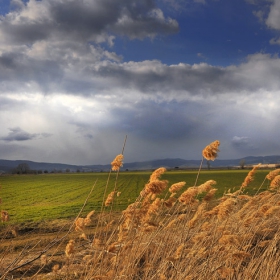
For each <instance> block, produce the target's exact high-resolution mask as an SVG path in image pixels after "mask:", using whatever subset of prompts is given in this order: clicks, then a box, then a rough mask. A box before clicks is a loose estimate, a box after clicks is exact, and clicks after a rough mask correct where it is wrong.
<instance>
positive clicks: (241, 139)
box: [232, 136, 250, 147]
mask: <svg viewBox="0 0 280 280" xmlns="http://www.w3.org/2000/svg"><path fill="white" fill-rule="evenodd" d="M249 143H250V139H249V137H246V136H234V137H233V138H232V144H233V145H234V146H236V147H244V146H248V145H249Z"/></svg>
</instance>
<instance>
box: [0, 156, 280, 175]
mask: <svg viewBox="0 0 280 280" xmlns="http://www.w3.org/2000/svg"><path fill="white" fill-rule="evenodd" d="M241 160H245V166H246V165H252V164H258V163H262V164H280V156H278V155H275V156H248V157H244V158H239V159H228V160H219V159H216V160H215V161H210V166H211V167H213V168H217V167H233V166H239V164H240V161H241ZM200 162H201V161H200V160H185V159H181V158H173V159H172V158H171V159H170V158H166V159H158V160H151V161H142V162H130V163H124V166H123V167H122V170H126V169H128V170H148V169H155V168H158V167H166V168H198V167H199V165H200ZM21 163H26V164H28V166H29V167H30V169H31V170H41V171H43V172H44V171H48V172H65V171H66V170H68V171H70V172H76V171H77V170H79V171H81V172H83V171H84V172H90V171H98V172H99V171H108V170H109V169H110V168H111V165H110V164H105V165H101V164H97V165H70V164H63V163H46V162H34V161H29V160H4V159H2V160H0V173H1V172H11V171H12V170H13V169H14V168H16V167H17V166H18V165H19V164H21ZM206 166H207V164H206V160H204V167H206Z"/></svg>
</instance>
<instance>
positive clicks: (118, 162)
mask: <svg viewBox="0 0 280 280" xmlns="http://www.w3.org/2000/svg"><path fill="white" fill-rule="evenodd" d="M111 165H112V171H119V170H120V168H121V167H122V166H123V155H122V154H119V155H117V156H116V157H115V159H114V160H113V161H112V162H111Z"/></svg>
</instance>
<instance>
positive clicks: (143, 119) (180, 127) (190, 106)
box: [110, 100, 211, 142]
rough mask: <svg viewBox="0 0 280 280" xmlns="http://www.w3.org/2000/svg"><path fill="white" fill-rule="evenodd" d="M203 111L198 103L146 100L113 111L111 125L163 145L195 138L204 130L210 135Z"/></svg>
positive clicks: (127, 104) (117, 107)
mask: <svg viewBox="0 0 280 280" xmlns="http://www.w3.org/2000/svg"><path fill="white" fill-rule="evenodd" d="M202 108H203V106H201V104H198V103H195V102H177V101H171V102H165V101H162V102H160V101H158V102H155V101H151V100H142V101H139V102H137V103H133V104H129V103H126V105H125V106H122V105H121V104H120V105H117V106H114V107H112V108H111V109H110V115H111V116H112V122H111V124H110V126H111V128H112V129H113V128H114V127H117V128H118V129H119V130H120V132H122V131H123V132H124V133H129V134H131V135H134V136H137V137H139V138H142V139H149V140H156V141H162V142H164V141H170V140H174V139H177V140H179V139H185V138H186V137H189V138H193V137H196V136H197V135H198V134H199V133H197V132H198V131H201V129H202V128H203V130H204V132H205V133H207V132H208V130H207V128H205V120H206V112H205V111H203V110H202ZM198 112H200V113H198ZM195 113H196V114H195ZM114 116H115V118H114ZM210 127H211V125H209V128H210ZM200 134H201V132H200Z"/></svg>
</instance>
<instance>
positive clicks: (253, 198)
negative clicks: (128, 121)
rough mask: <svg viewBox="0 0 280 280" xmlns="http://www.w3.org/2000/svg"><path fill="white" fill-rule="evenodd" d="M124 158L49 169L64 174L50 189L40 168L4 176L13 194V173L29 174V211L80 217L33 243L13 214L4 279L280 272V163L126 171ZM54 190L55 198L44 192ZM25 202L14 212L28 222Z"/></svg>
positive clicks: (213, 150) (1, 267) (1, 268)
mask: <svg viewBox="0 0 280 280" xmlns="http://www.w3.org/2000/svg"><path fill="white" fill-rule="evenodd" d="M218 145H219V143H218V141H215V142H213V143H211V144H210V145H209V146H207V147H206V148H205V149H204V150H203V157H204V158H206V159H207V160H209V159H211V160H214V159H215V158H216V156H217V152H218ZM121 164H122V155H119V156H117V157H116V159H115V160H114V161H113V162H112V171H114V170H115V171H116V172H114V173H110V174H107V175H106V177H102V176H104V174H79V175H76V174H75V175H74V174H73V175H68V176H66V175H60V176H64V177H59V178H58V177H55V176H56V175H51V176H53V177H48V176H44V177H41V180H42V178H44V180H45V183H46V182H47V181H48V180H51V178H53V180H54V182H56V187H55V188H53V187H52V188H51V187H50V185H49V184H47V183H46V184H45V186H44V188H45V190H46V191H47V192H46V193H43V189H44V188H43V186H42V185H41V186H40V189H41V190H42V191H40V193H39V192H38V190H37V191H36V187H35V183H34V185H33V184H32V183H31V181H30V180H32V179H33V180H35V178H36V180H37V178H39V177H40V176H34V177H32V176H26V177H12V178H6V180H7V181H6V182H4V183H3V181H2V185H3V186H5V188H6V185H5V184H6V183H8V182H9V184H10V185H9V190H10V194H9V195H11V196H10V197H9V195H8V193H9V192H7V191H6V190H5V191H3V189H2V193H3V194H5V200H8V199H11V198H12V193H13V190H14V191H15V190H16V188H17V187H19V185H17V184H16V183H14V184H13V183H11V182H12V181H13V180H15V181H16V180H17V179H18V178H20V180H23V181H24V180H26V181H25V184H23V185H24V186H26V187H25V189H24V190H25V191H24V192H27V191H28V190H29V189H33V192H31V193H29V194H28V193H27V194H24V195H25V196H26V197H29V198H30V201H29V205H30V207H33V206H34V207H37V208H33V209H32V211H30V212H33V211H34V210H35V209H37V210H36V211H37V214H38V213H41V214H42V213H44V211H46V212H48V211H49V213H51V214H50V215H49V216H48V215H45V216H44V217H46V218H50V217H52V218H57V217H60V218H61V217H65V218H66V217H73V215H74V213H75V212H76V213H75V215H76V216H75V218H72V219H70V220H68V222H65V221H66V220H63V221H64V222H62V221H61V225H60V226H59V221H57V223H56V227H57V230H56V231H55V232H54V233H52V236H53V238H51V237H50V236H51V235H47V232H44V233H43V232H39V233H38V235H37V237H36V238H34V240H29V242H28V244H25V245H24V242H23V241H24V240H23V239H24V238H22V236H21V234H19V235H18V231H17V229H16V227H15V225H14V224H13V223H12V222H8V221H7V222H5V223H4V225H5V227H4V229H2V232H3V234H2V236H3V237H2V239H0V242H1V243H2V244H4V245H5V246H3V247H2V249H1V251H0V279H12V278H13V279H15V278H17V277H18V278H20V277H21V278H27V277H30V278H31V279H127V280H128V279H135V280H136V279H160V280H164V279H179V280H181V279H184V280H187V279H213V280H214V279H240V280H241V279H242V280H243V279H280V270H279V266H278V263H279V261H280V255H279V246H280V238H279V237H280V232H279V216H280V202H279V201H280V200H279V198H280V197H279V192H278V190H279V187H280V175H279V174H280V169H278V170H274V171H271V172H266V173H264V171H260V170H258V166H255V167H254V168H253V169H252V170H251V171H250V172H249V173H244V171H230V172H228V171H213V172H208V171H207V172H200V171H198V172H196V173H191V172H188V173H186V172H175V171H174V172H166V170H165V168H159V169H157V170H155V171H154V172H153V173H151V174H148V173H119V168H120V166H121ZM247 172H248V171H247ZM42 176H43V175H42ZM97 177H98V178H97ZM102 178H103V179H102ZM97 179H98V180H97ZM28 180H29V181H28ZM63 180H64V181H63ZM15 181H14V182H15ZM78 181H79V183H78ZM216 181H217V182H216ZM62 182H63V183H62ZM73 182H75V183H74V185H73V184H72V183H73ZM23 185H22V186H23ZM91 185H93V187H92V188H91V187H90V186H91ZM16 186H17V187H16ZM32 186H33V187H32ZM22 188H24V187H22ZM50 190H51V191H50ZM17 191H18V189H17ZM35 193H36V195H37V197H36V196H35ZM38 193H39V194H38ZM47 193H48V196H47V197H48V198H49V197H51V199H50V200H49V201H44V199H45V198H46V194H47ZM33 195H34V196H35V198H32V200H31V196H33ZM86 196H87V198H86V199H85V197H86ZM18 197H21V195H19V196H18ZM2 199H3V197H2ZM33 199H34V200H33ZM63 199H65V200H63ZM20 201H24V199H23V198H22V200H21V199H19V200H18V201H17V204H20ZM62 201H63V202H62ZM52 203H53V204H54V205H56V206H55V207H50V205H51V204H52ZM62 203H63V205H61V204H62ZM26 204H28V203H26ZM47 205H48V206H47ZM5 206H8V204H6V205H5ZM23 206H24V205H23ZM96 206H97V207H96ZM9 207H11V208H10V209H9V211H13V207H12V206H11V205H10V206H9ZM16 207H19V208H20V207H22V205H20V206H18V205H14V208H16ZM44 207H45V208H44ZM60 207H62V209H63V208H64V207H65V209H64V210H63V211H62V210H60V209H61V208H60ZM87 207H88V208H87ZM95 207H96V208H95ZM27 208H28V207H27V205H26V209H27ZM70 208H73V209H74V210H73V212H70V211H72V210H71V209H70ZM67 209H68V212H67ZM23 210H24V211H25V208H23ZM120 210H122V211H120ZM18 211H20V210H19V209H18V210H17V211H15V212H14V213H13V214H12V215H11V217H15V218H16V219H17V220H18V221H24V215H23V216H20V215H19V216H18V214H17V213H18ZM38 211H41V212H38ZM7 213H8V211H7ZM63 213H64V214H63ZM65 213H68V214H65ZM25 215H29V216H28V217H29V218H28V219H31V220H32V219H34V217H32V215H31V213H29V214H25ZM63 215H65V216H63ZM4 218H5V217H4ZM7 220H8V219H7ZM35 220H36V219H35ZM9 223H11V224H9ZM48 234H50V233H49V232H48ZM23 235H25V236H26V237H27V236H28V233H26V234H24V233H23ZM17 240H20V241H21V242H20V243H17ZM15 244H16V245H15Z"/></svg>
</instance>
